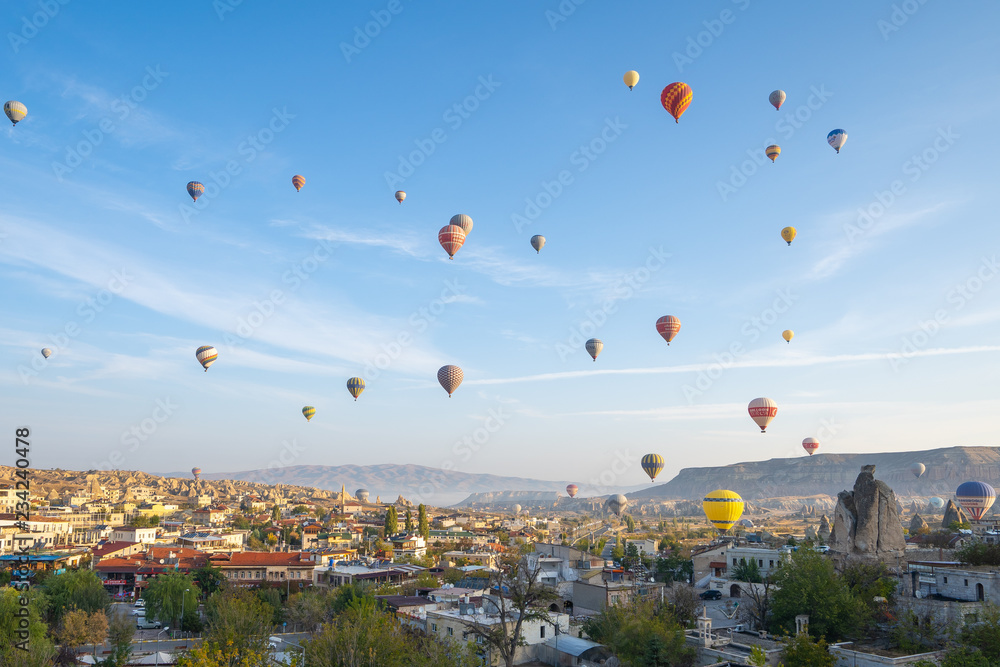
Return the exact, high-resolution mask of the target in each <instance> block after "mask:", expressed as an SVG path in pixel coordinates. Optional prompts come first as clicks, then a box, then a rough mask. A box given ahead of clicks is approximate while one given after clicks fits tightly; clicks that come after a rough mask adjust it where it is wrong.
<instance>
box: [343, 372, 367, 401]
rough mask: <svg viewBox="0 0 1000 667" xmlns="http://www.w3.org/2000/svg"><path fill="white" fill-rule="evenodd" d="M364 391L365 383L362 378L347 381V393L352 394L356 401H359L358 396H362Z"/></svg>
mask: <svg viewBox="0 0 1000 667" xmlns="http://www.w3.org/2000/svg"><path fill="white" fill-rule="evenodd" d="M364 390H365V381H364V380H362V379H361V378H359V377H353V378H351V379H350V380H348V381H347V391H349V392H351V396H353V397H354V400H355V401H356V400H358V396H360V395H361V392H363V391H364Z"/></svg>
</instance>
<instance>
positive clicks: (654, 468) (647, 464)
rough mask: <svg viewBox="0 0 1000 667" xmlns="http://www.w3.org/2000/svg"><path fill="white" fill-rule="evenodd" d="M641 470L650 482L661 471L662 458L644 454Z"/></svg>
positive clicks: (656, 455)
mask: <svg viewBox="0 0 1000 667" xmlns="http://www.w3.org/2000/svg"><path fill="white" fill-rule="evenodd" d="M642 469H643V470H644V471H645V472H646V474H647V475H649V481H650V482H652V481H653V480H654V479H656V476H657V475H659V474H660V471H661V470H663V457H662V456H660V455H659V454H646V455H645V456H643V457H642Z"/></svg>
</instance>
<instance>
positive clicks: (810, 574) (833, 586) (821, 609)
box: [771, 549, 866, 640]
mask: <svg viewBox="0 0 1000 667" xmlns="http://www.w3.org/2000/svg"><path fill="white" fill-rule="evenodd" d="M774 584H775V586H776V587H777V590H776V591H775V592H774V593H773V595H772V602H771V609H772V619H771V626H772V632H779V631H781V630H784V631H786V632H794V631H795V617H796V616H797V615H799V614H808V615H809V633H810V634H811V635H812V636H813V637H823V636H826V637H830V638H833V639H838V640H839V639H842V638H844V637H847V636H852V635H854V634H855V633H857V632H858V630H859V629H860V627H861V625H862V623H863V621H864V617H865V612H866V609H865V606H864V604H863V603H862V602H861V601H860V600H858V599H857V598H855V597H854V596H853V595H852V594H851V591H850V590H849V589H848V587H847V584H846V583H845V582H844V580H843V579H842V578H840V577H838V576H837V574H836V573H835V572H834V570H833V563H832V562H831V561H830V560H828V559H827V558H825V557H823V556H822V555H821V554H819V553H817V552H815V551H813V550H812V549H808V550H800V551H796V552H794V553H793V554H792V559H791V560H790V561H789V562H787V563H785V564H784V565H782V566H781V567H780V568H778V571H777V573H776V574H775V577H774Z"/></svg>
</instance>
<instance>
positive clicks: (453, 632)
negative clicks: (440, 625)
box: [448, 628, 455, 637]
mask: <svg viewBox="0 0 1000 667" xmlns="http://www.w3.org/2000/svg"><path fill="white" fill-rule="evenodd" d="M453 634H455V629H454V628H448V636H449V637H451V636H452V635H453Z"/></svg>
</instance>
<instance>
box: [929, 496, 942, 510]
mask: <svg viewBox="0 0 1000 667" xmlns="http://www.w3.org/2000/svg"><path fill="white" fill-rule="evenodd" d="M930 503H931V507H933V508H934V509H938V510H939V509H941V508H942V507H944V498H938V497H937V496H934V497H933V498H931V500H930Z"/></svg>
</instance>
